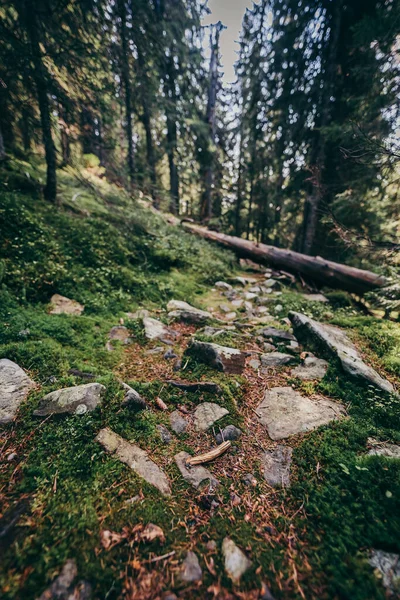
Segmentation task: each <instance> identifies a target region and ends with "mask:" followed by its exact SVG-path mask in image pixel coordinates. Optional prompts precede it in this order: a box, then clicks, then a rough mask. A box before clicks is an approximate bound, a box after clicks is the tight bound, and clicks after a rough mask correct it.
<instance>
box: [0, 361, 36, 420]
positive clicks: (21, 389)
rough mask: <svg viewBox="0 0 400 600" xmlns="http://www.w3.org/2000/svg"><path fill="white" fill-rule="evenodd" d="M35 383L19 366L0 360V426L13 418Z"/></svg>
mask: <svg viewBox="0 0 400 600" xmlns="http://www.w3.org/2000/svg"><path fill="white" fill-rule="evenodd" d="M34 387H35V383H34V382H33V381H32V379H30V377H28V375H27V374H26V373H25V371H23V370H22V369H21V367H20V366H19V365H17V364H16V363H15V362H12V361H11V360H8V358H2V359H1V360H0V425H5V424H6V423H10V422H11V421H13V419H14V418H15V415H16V414H17V411H18V408H19V406H20V404H21V403H22V402H23V401H24V400H25V398H26V397H27V395H28V393H29V391H30V390H31V389H33V388H34Z"/></svg>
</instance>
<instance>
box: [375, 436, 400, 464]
mask: <svg viewBox="0 0 400 600" xmlns="http://www.w3.org/2000/svg"><path fill="white" fill-rule="evenodd" d="M369 441H370V443H372V444H373V448H371V449H370V450H369V451H368V456H385V457H386V458H398V459H400V446H397V445H396V444H388V443H386V442H378V441H377V440H369Z"/></svg>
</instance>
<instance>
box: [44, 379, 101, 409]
mask: <svg viewBox="0 0 400 600" xmlns="http://www.w3.org/2000/svg"><path fill="white" fill-rule="evenodd" d="M105 391H106V388H105V387H104V385H101V383H84V384H83V385H76V386H74V387H69V388H62V389H60V390H56V391H55V392H50V394H46V396H44V398H42V399H41V401H40V403H39V406H38V408H37V409H36V410H35V411H34V413H33V414H34V416H35V417H45V416H46V415H51V414H58V415H63V414H69V415H72V414H77V415H83V414H85V413H86V412H89V411H91V410H94V409H95V408H96V407H97V406H98V405H99V404H100V402H101V399H102V396H103V395H104V393H105Z"/></svg>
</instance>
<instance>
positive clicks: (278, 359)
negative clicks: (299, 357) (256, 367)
mask: <svg viewBox="0 0 400 600" xmlns="http://www.w3.org/2000/svg"><path fill="white" fill-rule="evenodd" d="M260 359H261V364H262V366H263V367H283V366H285V365H291V364H293V363H295V362H297V361H296V358H295V357H294V356H292V355H291V354H285V353H284V352H270V353H269V354H261V357H260Z"/></svg>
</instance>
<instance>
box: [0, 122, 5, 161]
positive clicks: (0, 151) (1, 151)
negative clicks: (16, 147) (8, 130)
mask: <svg viewBox="0 0 400 600" xmlns="http://www.w3.org/2000/svg"><path fill="white" fill-rule="evenodd" d="M5 157H6V149H5V147H4V138H3V132H2V130H1V123H0V160H4V159H5Z"/></svg>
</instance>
